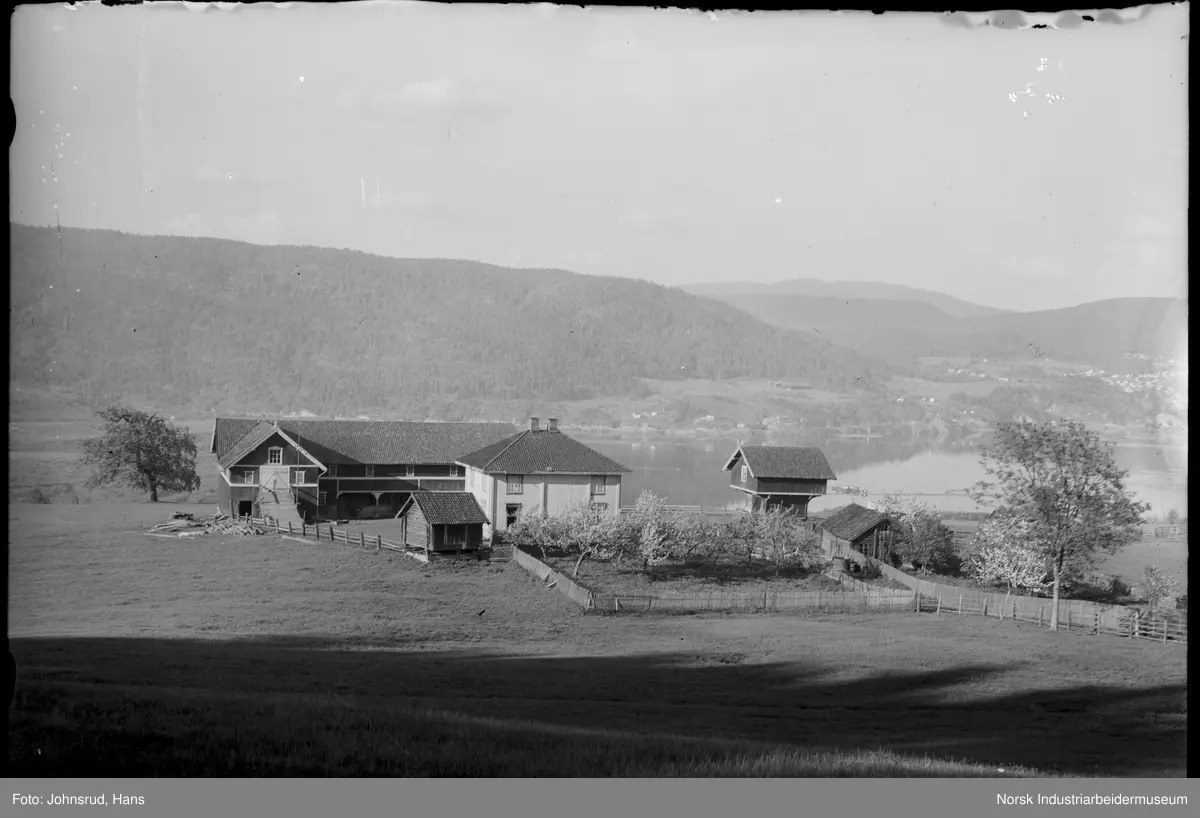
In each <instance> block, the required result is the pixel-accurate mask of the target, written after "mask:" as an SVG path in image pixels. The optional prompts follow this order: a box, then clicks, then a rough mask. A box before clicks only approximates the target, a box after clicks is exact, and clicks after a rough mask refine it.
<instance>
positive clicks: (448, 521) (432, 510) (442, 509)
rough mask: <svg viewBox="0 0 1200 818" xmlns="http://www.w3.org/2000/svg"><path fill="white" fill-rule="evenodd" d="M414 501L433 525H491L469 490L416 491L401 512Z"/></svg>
mask: <svg viewBox="0 0 1200 818" xmlns="http://www.w3.org/2000/svg"><path fill="white" fill-rule="evenodd" d="M414 503H415V504H416V505H417V506H418V507H419V508H420V509H421V514H422V515H424V517H425V519H426V520H427V521H428V522H429V523H430V524H432V525H471V524H474V523H483V524H484V525H489V524H490V522H491V521H490V520H488V517H487V515H486V514H484V513H483V509H482V508H480V507H479V501H477V500H476V499H475V495H474V494H471V492H469V491H437V492H434V491H416V492H413V495H412V498H411V499H410V500H409V501H408V502H407V503H405V504H404V508H403V509H401V510H400V513H401V514H406V513H408V510H409V508H410V507H411V506H412V505H413V504H414Z"/></svg>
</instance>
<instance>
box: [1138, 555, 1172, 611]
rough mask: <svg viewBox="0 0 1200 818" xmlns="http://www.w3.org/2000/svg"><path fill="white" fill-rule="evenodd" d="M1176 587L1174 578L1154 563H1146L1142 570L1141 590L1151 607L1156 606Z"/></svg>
mask: <svg viewBox="0 0 1200 818" xmlns="http://www.w3.org/2000/svg"><path fill="white" fill-rule="evenodd" d="M1178 587H1179V583H1178V582H1176V581H1175V578H1174V577H1173V576H1171V575H1170V574H1169V573H1168V572H1166V571H1163V570H1162V569H1161V568H1159V567H1158V566H1156V565H1147V566H1146V569H1145V570H1144V571H1143V572H1142V591H1143V592H1144V593H1145V595H1146V602H1147V603H1149V605H1150V607H1151V608H1157V607H1158V606H1159V605H1160V604H1161V603H1162V602H1163V601H1164V600H1165V599H1167V597H1169V596H1171V594H1173V593H1175V590H1176V589H1177V588H1178Z"/></svg>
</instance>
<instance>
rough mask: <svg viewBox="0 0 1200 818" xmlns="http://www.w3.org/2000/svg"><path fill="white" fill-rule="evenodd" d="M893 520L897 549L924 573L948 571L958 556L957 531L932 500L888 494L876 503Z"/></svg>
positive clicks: (901, 557)
mask: <svg viewBox="0 0 1200 818" xmlns="http://www.w3.org/2000/svg"><path fill="white" fill-rule="evenodd" d="M875 508H876V510H878V511H882V512H883V513H884V514H886V515H888V517H889V518H890V519H891V521H892V526H893V528H892V531H893V536H894V541H893V542H894V545H893V551H894V552H895V554H896V556H897V557H898V558H899V559H900V560H901V561H902V562H910V563H912V565H913V567H915V568H917V569H919V570H920V571H921V572H922V573H929V572H930V571H931V570H932V571H944V570H947V569H949V568H950V566H951V565H953V564H954V561H955V559H957V556H958V555H957V554H956V553H955V549H954V532H953V531H951V530H950V528H949V527H948V526H947V525H946V524H945V523H943V522H942V518H941V515H939V514H938V512H937V510H936V509H934V508H933V507H932V506H930V505H929V504H928V503H925V502H922V501H921V500H918V499H916V498H915V497H898V496H895V495H887V496H885V497H883V498H882V499H881V500H879V501H878V502H877V503H876V504H875Z"/></svg>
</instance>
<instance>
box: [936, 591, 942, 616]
mask: <svg viewBox="0 0 1200 818" xmlns="http://www.w3.org/2000/svg"><path fill="white" fill-rule="evenodd" d="M937 612H938V614H939V615H940V614H941V612H942V595H941V594H938V609H937Z"/></svg>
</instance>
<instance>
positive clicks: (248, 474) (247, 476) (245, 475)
mask: <svg viewBox="0 0 1200 818" xmlns="http://www.w3.org/2000/svg"><path fill="white" fill-rule="evenodd" d="M254 477H255V470H254V469H246V470H245V471H243V472H242V482H243V483H247V484H250V485H253V484H254V483H256V482H258V481H257V480H255V479H254Z"/></svg>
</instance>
